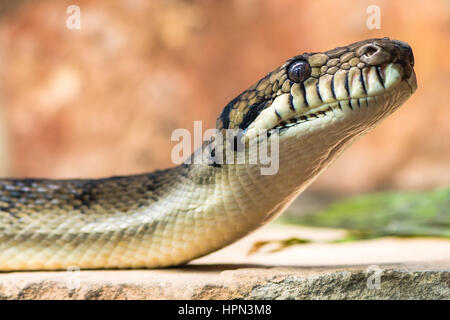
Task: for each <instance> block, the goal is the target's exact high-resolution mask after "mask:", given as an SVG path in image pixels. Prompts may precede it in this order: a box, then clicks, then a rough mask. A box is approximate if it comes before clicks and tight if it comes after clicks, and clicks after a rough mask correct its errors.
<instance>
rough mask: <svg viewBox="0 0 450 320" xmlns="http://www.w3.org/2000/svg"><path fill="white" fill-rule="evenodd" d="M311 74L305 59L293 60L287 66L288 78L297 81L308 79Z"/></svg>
mask: <svg viewBox="0 0 450 320" xmlns="http://www.w3.org/2000/svg"><path fill="white" fill-rule="evenodd" d="M310 75H311V67H310V66H309V64H308V63H307V62H306V61H303V60H297V61H294V62H293V63H292V64H291V65H290V66H289V68H288V77H289V80H291V81H293V82H296V83H299V82H302V81H305V80H306V79H308V77H309V76H310Z"/></svg>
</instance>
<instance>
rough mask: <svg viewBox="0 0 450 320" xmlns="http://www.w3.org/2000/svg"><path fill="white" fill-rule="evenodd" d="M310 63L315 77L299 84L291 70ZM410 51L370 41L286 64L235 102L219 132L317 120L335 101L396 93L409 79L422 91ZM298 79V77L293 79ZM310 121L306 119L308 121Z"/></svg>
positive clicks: (391, 42) (400, 44)
mask: <svg viewBox="0 0 450 320" xmlns="http://www.w3.org/2000/svg"><path fill="white" fill-rule="evenodd" d="M296 61H303V62H307V63H309V66H310V77H309V78H307V79H306V80H304V81H301V82H298V83H296V82H294V81H292V79H291V78H290V77H289V76H288V70H289V67H290V66H292V65H293V64H295V63H296ZM413 65H414V57H413V53H412V50H411V48H410V47H409V46H408V45H407V44H406V43H404V42H401V41H398V40H389V39H388V38H383V39H369V40H365V41H360V42H356V43H353V44H351V45H348V46H345V47H338V48H335V49H333V50H330V51H326V52H323V53H304V54H302V55H299V56H296V57H293V58H291V59H289V60H288V61H286V63H285V64H283V65H282V66H281V67H280V68H278V69H276V70H274V71H273V72H271V73H269V74H268V75H267V76H266V77H264V78H262V79H261V80H260V81H258V82H257V83H256V84H255V85H253V86H252V87H250V88H249V89H248V90H246V91H244V92H243V93H242V94H241V95H239V96H238V97H236V98H235V99H233V100H232V101H231V102H230V103H229V104H228V105H227V106H226V107H225V108H224V110H223V112H222V113H221V115H220V116H219V118H218V120H217V128H218V129H235V128H240V129H243V130H245V131H246V134H247V135H249V136H250V135H251V132H252V131H254V130H271V129H276V128H279V127H280V126H281V127H283V126H284V124H285V123H286V124H292V123H294V122H298V120H307V121H308V120H314V119H315V118H320V117H321V116H324V114H326V113H327V112H329V111H330V110H329V109H330V108H329V106H330V105H331V104H333V103H335V102H337V103H340V102H341V101H345V100H351V99H360V98H368V97H371V96H377V95H382V94H386V93H388V92H390V91H392V90H395V88H396V86H397V85H398V84H399V83H400V82H401V81H403V80H405V81H406V82H407V83H408V84H409V87H410V91H411V94H412V93H413V92H414V91H415V89H416V87H417V83H416V79H415V74H414V70H413ZM294 80H295V79H294ZM305 117H306V119H305Z"/></svg>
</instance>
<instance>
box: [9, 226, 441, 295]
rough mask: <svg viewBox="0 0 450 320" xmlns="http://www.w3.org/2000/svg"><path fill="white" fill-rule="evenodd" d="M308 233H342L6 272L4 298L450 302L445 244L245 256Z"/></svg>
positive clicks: (274, 230) (295, 231)
mask: <svg viewBox="0 0 450 320" xmlns="http://www.w3.org/2000/svg"><path fill="white" fill-rule="evenodd" d="M308 233H311V235H314V236H315V237H319V238H320V237H323V238H327V237H328V238H332V237H333V236H336V231H323V230H321V231H320V232H318V231H317V230H312V229H306V228H297V227H274V226H268V227H265V228H262V229H261V230H259V231H258V232H255V233H254V234H252V235H250V236H249V237H247V238H245V239H243V240H241V241H239V242H237V243H236V244H233V245H232V246H230V247H227V248H225V249H223V250H221V251H218V252H216V253H214V254H212V255H209V256H207V257H204V258H201V259H197V260H196V261H193V263H191V264H189V265H186V266H184V267H180V268H170V269H159V270H111V271H104V270H96V271H83V270H82V271H80V272H65V271H60V272H13V273H0V299H450V241H446V240H437V239H412V240H397V239H379V240H371V241H362V242H355V243H342V244H333V245H331V244H307V245H298V246H293V247H289V248H286V249H285V250H281V251H279V252H268V251H265V252H258V253H256V254H254V255H250V256H247V255H246V253H247V252H248V249H249V248H250V247H251V245H252V243H253V242H254V241H260V240H268V239H274V240H276V239H284V238H286V237H291V236H298V237H305V236H308V235H309V234H308ZM413 249H414V251H412V250H413ZM413 252H414V254H412V253H413ZM424 261H426V263H425V262H424ZM230 262H233V264H230ZM375 270H378V271H375ZM376 272H379V275H380V277H379V279H380V283H379V285H380V287H379V289H377V288H376V287H377V286H376V280H375V278H376V275H375V273H376ZM368 283H369V287H370V286H371V287H372V288H369V287H368Z"/></svg>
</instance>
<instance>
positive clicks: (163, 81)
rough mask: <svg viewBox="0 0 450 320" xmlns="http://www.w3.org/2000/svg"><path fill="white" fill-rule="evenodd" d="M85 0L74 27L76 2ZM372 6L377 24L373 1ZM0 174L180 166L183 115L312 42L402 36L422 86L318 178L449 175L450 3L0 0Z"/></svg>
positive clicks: (363, 185) (322, 44)
mask: <svg viewBox="0 0 450 320" xmlns="http://www.w3.org/2000/svg"><path fill="white" fill-rule="evenodd" d="M72 4H75V5H78V6H79V7H80V9H81V29H80V30H70V29H68V28H67V27H66V20H67V19H68V17H69V16H70V14H68V13H66V9H67V7H68V6H69V5H72ZM369 5H377V6H379V7H380V10H381V11H380V12H381V29H379V30H377V29H374V30H369V29H368V28H367V26H366V21H367V19H368V18H369V14H368V13H367V12H366V10H367V7H368V6H369ZM0 10H1V11H0V78H1V84H0V156H1V160H0V173H1V175H2V176H4V177H12V176H14V177H24V176H33V177H52V178H69V177H101V176H110V175H121V174H132V173H139V172H146V171H152V170H154V169H157V168H165V167H169V166H172V163H171V161H170V152H171V149H172V147H173V146H174V145H175V144H176V142H171V141H170V136H171V133H172V131H173V130H174V129H176V128H187V129H189V130H192V128H193V121H194V120H203V129H204V130H205V129H207V128H211V127H214V125H215V119H216V117H217V116H218V114H219V113H220V111H221V109H222V108H223V107H224V106H225V105H226V104H227V102H228V101H229V100H231V99H232V98H234V97H235V96H236V95H238V94H239V93H240V92H241V91H243V90H244V89H246V88H247V87H249V86H250V85H251V84H252V83H254V82H255V81H257V80H258V79H259V78H261V77H262V76H264V75H265V74H266V73H267V72H269V71H271V70H273V69H274V68H276V67H277V66H278V65H280V64H282V63H283V62H284V61H285V60H286V59H287V58H289V57H291V56H294V55H297V54H300V53H302V52H305V51H323V50H328V49H332V48H334V47H336V46H339V45H346V44H349V43H351V42H354V41H358V40H362V39H365V38H372V37H384V36H388V37H390V38H394V39H399V40H403V41H405V42H408V43H409V44H410V45H411V46H412V48H413V50H414V54H415V60H416V67H415V70H416V74H417V78H418V85H419V88H418V90H417V92H416V93H415V94H414V95H413V96H412V97H411V98H410V100H408V101H407V103H406V104H405V105H403V107H402V108H400V109H399V110H398V111H397V112H396V113H395V114H393V115H392V116H391V117H390V118H389V119H387V120H386V121H385V122H384V123H382V124H381V125H380V126H379V127H377V128H376V129H375V130H374V131H373V132H371V133H370V134H369V135H367V136H366V137H364V138H363V139H361V140H360V141H359V142H357V143H355V144H354V145H353V146H352V147H351V148H350V149H349V150H348V151H347V152H346V153H345V154H344V155H343V156H342V157H341V158H340V159H339V160H338V161H337V162H336V163H335V164H334V165H333V166H332V167H330V169H329V170H327V172H325V173H324V174H323V175H322V176H321V177H320V178H319V179H318V180H317V182H315V183H314V185H313V186H311V188H312V190H313V191H317V192H323V191H325V192H334V193H337V194H351V193H359V192H367V191H373V190H380V189H393V188H406V189H411V188H413V189H426V188H432V187H437V186H449V185H450V125H449V124H450V112H449V108H450V106H449V101H450V91H449V88H450V41H449V40H450V2H449V1H447V0H434V1H427V2H426V1H422V0H415V1H401V0H398V1H392V0H386V1H375V0H370V1H351V0H341V1H333V0H319V1H299V0H278V1H273V0H272V1H269V0H235V1H206V0H204V1H186V0H185V1H182V0H172V1H169V0H167V1H163V0H161V1H156V0H153V1H145V0H127V1H126V0H104V1H88V0H86V1H82V0H77V1H75V0H71V1H56V0H53V1H44V0H41V1H2V4H0Z"/></svg>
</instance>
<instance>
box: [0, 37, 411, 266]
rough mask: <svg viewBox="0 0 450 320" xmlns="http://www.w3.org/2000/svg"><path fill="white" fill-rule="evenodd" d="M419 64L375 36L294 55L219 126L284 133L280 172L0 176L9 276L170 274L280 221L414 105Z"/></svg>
mask: <svg viewBox="0 0 450 320" xmlns="http://www.w3.org/2000/svg"><path fill="white" fill-rule="evenodd" d="M413 66H414V59H413V54H412V50H411V48H410V47H409V46H408V45H407V44H406V43H404V42H401V41H396V40H389V39H388V38H383V39H369V40H364V41H360V42H356V43H354V44H350V45H348V46H344V47H339V48H336V49H333V50H330V51H326V52H321V53H304V54H301V55H299V56H296V57H294V58H292V59H289V60H288V61H287V62H286V63H284V64H283V65H282V66H281V67H279V68H277V69H276V70H274V71H273V72H271V73H269V74H268V75H267V76H265V77H264V78H262V79H261V80H260V81H258V82H257V83H256V84H255V85H253V86H252V87H250V88H249V89H248V90H246V91H244V92H243V93H242V94H240V95H239V96H238V97H236V98H235V99H233V100H232V101H231V102H230V103H229V104H228V105H227V106H226V107H225V108H224V109H223V111H222V113H221V114H220V116H219V117H218V119H217V125H216V129H217V130H219V131H224V130H228V129H240V130H241V133H242V138H243V139H245V141H248V142H249V143H250V142H252V141H253V142H255V141H256V144H257V145H258V143H260V140H259V132H260V131H261V130H262V131H264V130H265V131H266V132H267V130H275V131H276V132H277V136H278V143H279V152H278V155H277V157H278V160H279V170H278V171H277V172H276V174H272V175H262V174H261V173H260V168H261V165H260V164H252V163H243V164H242V163H227V162H225V163H224V164H214V163H210V162H208V161H203V162H202V161H197V162H196V161H193V162H191V163H184V164H182V165H179V166H176V167H173V168H170V169H166V170H163V171H156V172H152V173H147V174H141V175H133V176H122V177H113V178H107V179H95V180H94V179H87V180H78V179H77V180H47V179H5V180H0V270H36V269H41V270H42V269H45V270H54V269H66V268H68V267H71V266H77V267H79V268H154V267H165V266H174V265H180V264H183V263H186V262H188V261H190V260H192V259H195V258H198V257H200V256H203V255H206V254H208V253H210V252H213V251H215V250H218V249H220V248H222V247H224V246H226V245H228V244H230V243H232V242H234V241H236V240H237V239H239V238H241V237H243V236H245V235H246V234H248V233H249V232H251V231H253V230H255V229H256V228H258V227H260V226H261V225H263V224H265V223H267V222H268V221H270V220H272V219H274V218H275V217H277V216H278V215H280V214H281V213H282V212H283V211H284V210H285V208H286V207H287V206H288V205H289V204H290V203H291V202H292V201H293V200H294V199H295V198H296V197H297V196H298V195H299V194H300V193H301V192H302V191H303V190H304V189H305V188H306V187H307V186H308V185H310V184H311V183H312V182H313V181H314V179H316V178H317V176H318V175H319V174H320V173H321V172H323V170H325V169H326V168H327V167H328V166H329V165H330V164H331V163H332V162H333V161H334V160H335V159H336V158H337V156H338V155H339V154H340V153H341V152H343V150H345V148H347V147H348V146H349V145H350V144H351V143H352V142H353V141H355V140H356V139H358V138H359V137H361V136H362V135H363V134H365V133H367V132H368V131H370V130H371V129H372V128H374V127H375V126H376V125H377V124H378V123H379V122H380V121H382V120H383V119H384V118H386V117H387V116H388V115H389V114H391V113H392V112H393V111H395V110H396V109H397V108H398V107H399V106H400V105H401V104H402V103H403V102H405V101H406V100H407V99H408V98H409V96H411V94H412V93H413V92H414V91H415V90H416V87H417V84H416V78H415V74H414V70H413ZM269 143H270V140H269ZM258 147H260V146H258ZM205 150H207V151H205V152H212V150H211V149H210V148H209V149H208V148H205ZM246 152H247V153H246V156H249V157H251V156H253V153H254V151H252V149H247V151H246ZM200 155H202V154H201V153H200ZM195 156H196V155H195V154H194V155H193V157H195Z"/></svg>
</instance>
